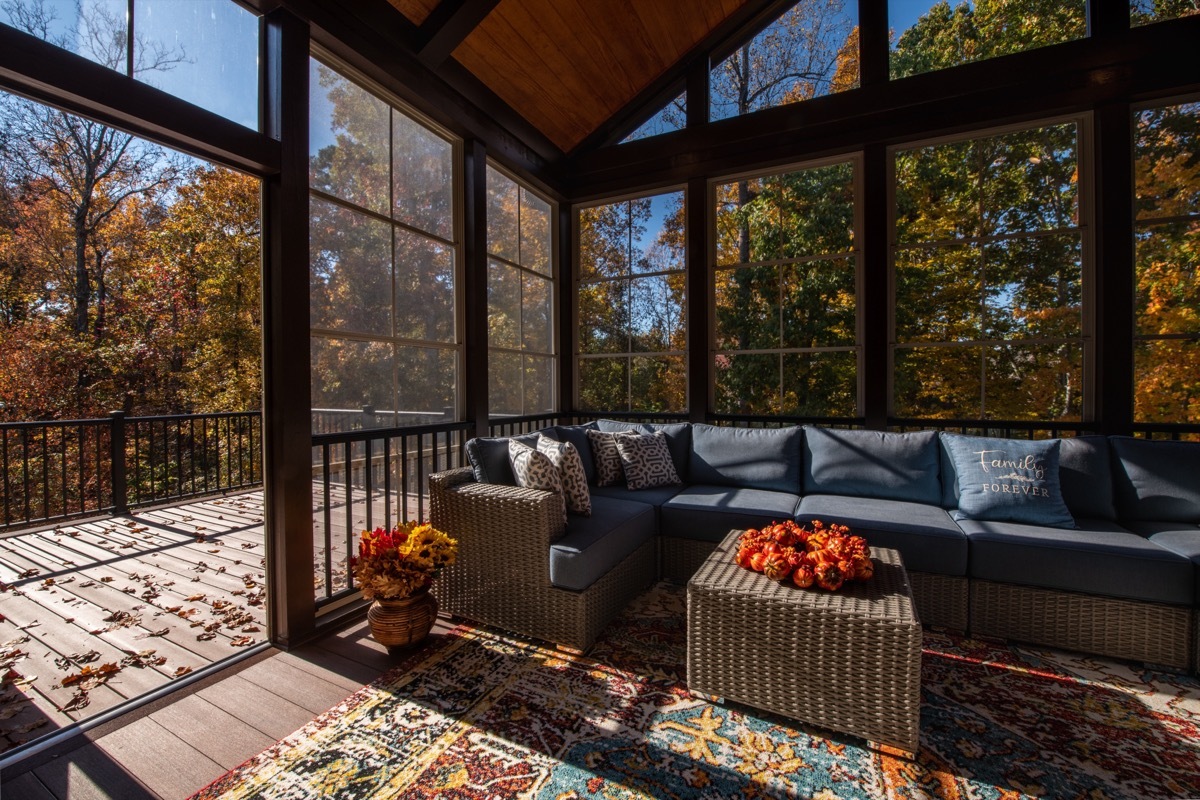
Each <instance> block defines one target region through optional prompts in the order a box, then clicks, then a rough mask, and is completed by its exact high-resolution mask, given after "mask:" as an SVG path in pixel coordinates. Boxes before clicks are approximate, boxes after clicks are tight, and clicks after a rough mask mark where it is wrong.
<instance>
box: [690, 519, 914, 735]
mask: <svg viewBox="0 0 1200 800" xmlns="http://www.w3.org/2000/svg"><path fill="white" fill-rule="evenodd" d="M739 534H740V532H739V531H734V532H732V533H731V534H730V535H729V537H727V538H726V539H725V541H724V542H722V543H721V545H720V546H719V547H718V548H717V549H716V550H715V551H714V552H713V554H712V555H711V557H710V558H709V559H708V560H707V561H706V562H705V563H704V565H703V566H702V567H701V568H700V570H699V571H698V572H697V573H696V575H695V576H693V578H692V580H691V581H690V582H689V583H688V611H687V669H688V673H687V676H688V686H689V688H691V689H692V690H694V691H699V692H703V693H705V694H711V695H717V696H719V697H723V698H725V699H727V700H734V701H737V702H741V703H745V704H747V705H750V706H754V707H756V708H761V709H765V710H767V711H772V712H775V713H778V714H782V715H785V716H788V717H793V718H795V719H798V720H801V721H803V722H806V723H810V724H812V725H815V726H817V727H821V728H826V729H829V730H834V731H840V732H843V733H849V734H852V735H855V736H860V737H862V738H864V739H868V740H870V741H873V742H877V743H882V744H886V745H889V746H892V747H897V748H900V749H901V750H905V751H908V752H915V751H916V749H917V740H918V734H919V722H920V684H921V625H920V621H919V620H918V619H917V614H916V611H915V609H914V607H913V601H912V593H911V591H910V589H909V586H908V580H907V577H906V575H905V572H904V567H903V564H902V563H901V561H900V554H899V553H897V552H896V551H895V550H884V549H876V548H873V549H872V551H871V554H872V556H873V557H874V558H875V560H876V569H875V577H874V578H873V579H872V580H871V581H869V582H866V583H858V584H849V585H847V587H845V588H844V589H843V590H842V591H838V592H825V591H821V590H814V589H807V590H806V589H799V588H797V587H795V586H793V585H791V584H790V583H780V582H777V581H772V580H769V579H768V578H767V577H766V576H764V575H761V574H759V573H756V572H751V571H750V570H746V569H742V568H741V567H738V566H737V565H736V564H734V563H733V556H732V551H733V548H734V547H735V546H736V540H737V536H738V535H739Z"/></svg>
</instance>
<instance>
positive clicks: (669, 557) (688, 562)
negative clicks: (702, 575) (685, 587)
mask: <svg viewBox="0 0 1200 800" xmlns="http://www.w3.org/2000/svg"><path fill="white" fill-rule="evenodd" d="M658 539H659V565H658V574H659V575H660V576H661V577H662V579H663V580H665V581H671V582H673V583H687V582H688V581H689V580H691V579H692V576H693V575H695V574H696V570H698V569H700V567H701V565H702V564H704V560H705V559H706V558H708V557H709V556H710V555H712V553H713V551H714V550H716V549H717V546H718V542H705V541H700V540H698V539H683V538H680V537H678V536H660V537H658Z"/></svg>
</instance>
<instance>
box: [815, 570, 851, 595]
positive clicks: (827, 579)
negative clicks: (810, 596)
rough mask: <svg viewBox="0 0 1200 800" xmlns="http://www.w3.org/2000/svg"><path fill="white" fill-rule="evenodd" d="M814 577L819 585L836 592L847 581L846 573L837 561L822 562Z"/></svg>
mask: <svg viewBox="0 0 1200 800" xmlns="http://www.w3.org/2000/svg"><path fill="white" fill-rule="evenodd" d="M814 577H815V579H816V584H817V586H820V587H821V588H822V589H826V590H828V591H830V592H836V591H837V590H838V589H840V588H842V584H843V583H845V582H846V576H845V574H844V573H843V572H842V571H841V570H840V569H838V566H837V564H836V563H833V564H831V563H822V564H821V565H819V566H818V567H817V569H816V572H815V575H814Z"/></svg>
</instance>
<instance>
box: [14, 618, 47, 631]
mask: <svg viewBox="0 0 1200 800" xmlns="http://www.w3.org/2000/svg"><path fill="white" fill-rule="evenodd" d="M41 624H42V623H40V622H38V621H37V620H36V619H35V620H34V621H33V622H30V623H29V624H27V625H18V626H17V629H18V630H22V631H27V630H29V629H30V628H37V627H39V626H40V625H41Z"/></svg>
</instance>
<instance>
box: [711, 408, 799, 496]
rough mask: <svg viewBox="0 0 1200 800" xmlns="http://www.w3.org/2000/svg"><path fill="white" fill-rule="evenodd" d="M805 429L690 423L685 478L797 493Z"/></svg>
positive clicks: (723, 484) (713, 483) (724, 484)
mask: <svg viewBox="0 0 1200 800" xmlns="http://www.w3.org/2000/svg"><path fill="white" fill-rule="evenodd" d="M803 441H804V429H803V428H799V427H794V426H793V427H788V428H731V427H725V426H720V425H703V424H699V423H697V424H695V425H693V426H692V455H691V459H690V460H689V461H688V480H689V481H690V482H691V483H693V484H708V485H714V486H737V487H741V488H746V489H765V490H767V491H775V492H791V493H793V494H799V493H800V486H801V473H802V472H803V461H804V457H803V454H802V453H801V449H802V443H803Z"/></svg>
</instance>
